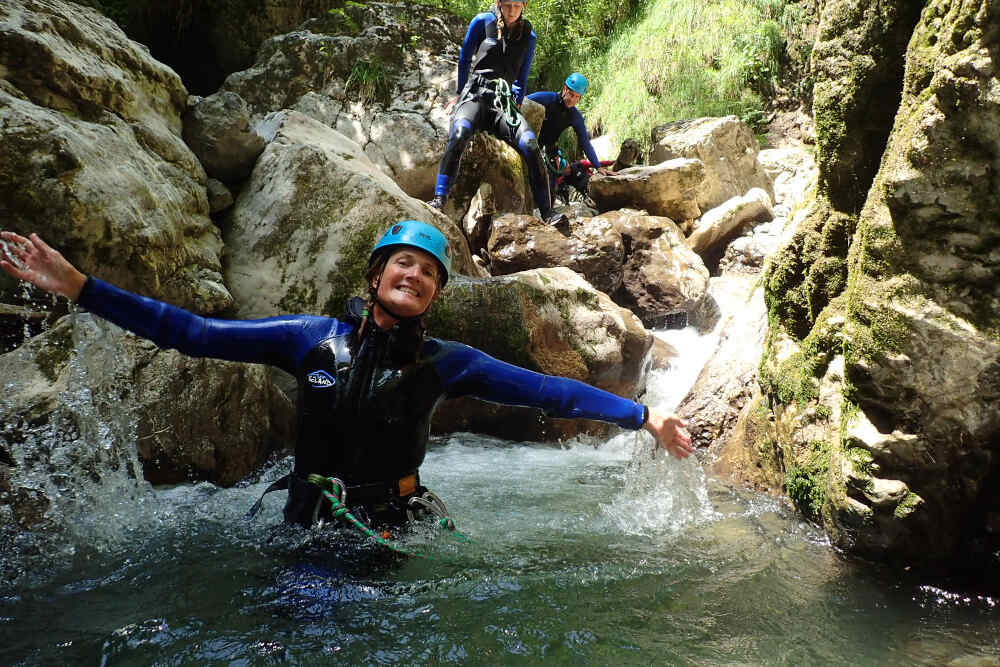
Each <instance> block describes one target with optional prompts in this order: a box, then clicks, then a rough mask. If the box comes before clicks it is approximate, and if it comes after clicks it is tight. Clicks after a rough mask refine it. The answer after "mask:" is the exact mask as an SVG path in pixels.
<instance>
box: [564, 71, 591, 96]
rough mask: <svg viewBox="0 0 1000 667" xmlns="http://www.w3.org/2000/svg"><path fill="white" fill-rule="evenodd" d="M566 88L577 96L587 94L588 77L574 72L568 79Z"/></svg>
mask: <svg viewBox="0 0 1000 667" xmlns="http://www.w3.org/2000/svg"><path fill="white" fill-rule="evenodd" d="M566 87H567V88H569V89H570V90H572V91H573V92H574V93H576V94H577V95H583V94H584V93H585V92H587V77H585V76H584V75H582V74H580V73H579V72H573V73H572V74H570V75H569V76H568V77H566Z"/></svg>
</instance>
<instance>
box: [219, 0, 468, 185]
mask: <svg viewBox="0 0 1000 667" xmlns="http://www.w3.org/2000/svg"><path fill="white" fill-rule="evenodd" d="M464 28H465V25H464V23H463V22H462V21H461V19H459V18H457V17H455V16H453V15H452V14H449V13H447V12H445V11H442V10H438V9H434V8H432V7H421V8H420V11H414V10H413V8H412V6H409V5H404V4H398V5H396V4H386V3H377V2H373V3H363V4H362V3H348V4H347V5H344V6H342V7H340V8H336V9H333V10H331V11H330V12H327V13H325V14H323V15H322V16H320V17H317V18H312V19H309V20H307V21H305V22H304V23H303V24H302V25H301V26H300V27H299V29H297V30H294V31H291V32H287V33H285V34H281V35H277V36H275V37H272V38H271V39H269V40H267V41H266V42H265V43H264V44H263V45H262V46H261V48H260V50H259V51H258V53H257V60H256V62H255V63H254V65H253V66H252V67H250V68H248V69H246V70H243V71H241V72H236V73H234V74H232V75H230V76H229V78H228V79H227V80H226V82H225V84H224V85H223V87H222V90H223V91H232V92H234V93H238V94H239V95H240V96H241V97H242V98H243V99H245V100H246V101H247V103H248V104H249V106H250V109H251V118H252V119H253V120H254V121H257V120H259V119H261V118H263V117H265V116H266V115H267V114H269V113H271V112H275V111H280V110H282V109H294V110H296V111H299V112H301V113H303V114H306V115H307V116H310V117H311V118H313V119H315V120H317V121H319V122H321V123H323V124H325V125H328V126H330V127H331V128H334V129H336V130H337V131H338V132H340V133H341V134H343V135H345V136H347V137H348V138H350V139H351V140H353V141H355V142H356V143H358V144H359V145H360V146H362V147H363V149H364V152H365V154H366V155H367V157H368V158H369V159H370V160H371V161H372V162H373V163H375V164H376V165H378V167H379V168H380V169H382V170H383V171H384V172H385V173H386V174H388V175H390V176H391V177H392V178H393V179H394V180H395V181H396V183H397V184H398V185H399V186H400V187H401V188H402V189H403V190H404V191H405V192H407V193H408V194H410V195H412V196H414V197H418V198H421V199H428V198H430V196H431V195H432V193H433V189H434V180H435V177H436V174H437V167H438V162H439V160H440V159H441V154H442V153H443V151H444V146H445V141H446V139H447V133H448V123H449V119H448V115H447V114H446V113H445V111H444V107H445V104H446V102H447V100H449V99H450V98H452V97H454V96H455V94H456V92H455V76H456V71H457V67H458V47H459V44H460V43H461V40H462V36H463V35H464Z"/></svg>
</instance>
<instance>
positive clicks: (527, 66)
mask: <svg viewBox="0 0 1000 667" xmlns="http://www.w3.org/2000/svg"><path fill="white" fill-rule="evenodd" d="M537 42H538V38H537V37H535V31H534V30H532V31H531V37H530V42H529V43H528V48H527V49H526V50H525V52H524V60H523V61H522V62H521V71H520V72H519V73H518V75H517V78H516V79H514V85H513V86H511V90H512V91H513V93H514V100H515V101H516V102H517V104H518V106H520V104H521V102H523V101H524V93H525V91H526V90H527V89H528V76H529V75H530V74H531V61H532V60H533V59H534V58H535V44H536V43H537Z"/></svg>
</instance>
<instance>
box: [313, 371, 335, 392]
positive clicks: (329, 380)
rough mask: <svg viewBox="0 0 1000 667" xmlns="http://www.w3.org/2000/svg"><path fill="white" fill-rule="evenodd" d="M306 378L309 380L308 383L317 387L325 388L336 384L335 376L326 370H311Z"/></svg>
mask: <svg viewBox="0 0 1000 667" xmlns="http://www.w3.org/2000/svg"><path fill="white" fill-rule="evenodd" d="M306 380H308V381H309V384H311V385H312V386H314V387H317V388H319V389H326V388H327V387H332V386H333V385H335V384H337V380H336V378H334V377H333V376H332V375H330V374H329V373H327V372H326V371H313V372H312V373H310V374H309V375H307V376H306Z"/></svg>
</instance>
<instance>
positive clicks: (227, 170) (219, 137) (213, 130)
mask: <svg viewBox="0 0 1000 667" xmlns="http://www.w3.org/2000/svg"><path fill="white" fill-rule="evenodd" d="M184 141H185V142H187V145H188V146H190V147H191V150H192V151H194V154H195V155H197V156H198V159H199V160H200V161H201V164H202V166H203V167H204V168H205V173H207V174H208V175H209V176H211V177H212V178H215V179H218V180H220V181H222V182H223V183H230V184H233V183H239V182H240V181H242V180H243V179H245V178H246V177H247V176H249V175H250V171H251V170H252V169H253V164H254V161H255V160H256V159H257V157H258V156H259V155H260V154H261V152H263V150H264V145H265V143H266V142H265V141H264V138H263V137H261V136H260V135H259V134H258V133H257V132H256V131H255V130H254V128H253V127H252V126H251V124H250V110H249V108H248V107H247V103H246V102H245V101H244V100H243V98H242V97H240V96H239V95H237V94H236V93H233V92H229V91H223V92H220V93H216V94H214V95H209V96H208V97H192V99H191V100H190V104H189V106H188V110H187V114H186V115H185V116H184Z"/></svg>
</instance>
